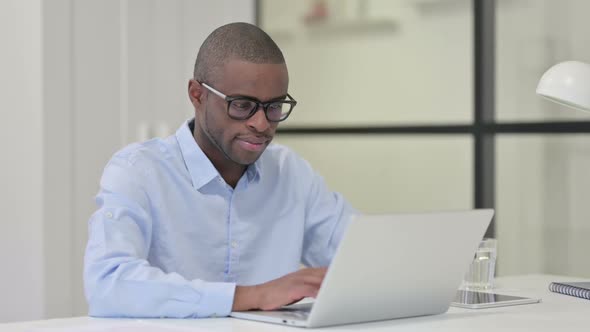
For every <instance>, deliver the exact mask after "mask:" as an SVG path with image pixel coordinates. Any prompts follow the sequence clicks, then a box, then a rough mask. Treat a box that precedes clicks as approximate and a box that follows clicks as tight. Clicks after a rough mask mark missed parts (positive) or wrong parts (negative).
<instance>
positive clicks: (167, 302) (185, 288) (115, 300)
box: [84, 157, 235, 317]
mask: <svg viewBox="0 0 590 332" xmlns="http://www.w3.org/2000/svg"><path fill="white" fill-rule="evenodd" d="M138 172H140V171H139V170H138V169H137V168H132V167H131V165H130V163H129V162H128V160H127V158H123V157H114V158H113V159H112V160H111V162H110V163H109V165H107V167H106V168H105V171H104V174H103V177H102V180H101V189H100V192H99V194H98V196H97V203H98V206H99V208H98V210H97V211H96V212H95V213H94V214H93V216H92V217H91V219H90V222H89V239H88V245H87V248H86V255H85V258H84V286H85V292H86V298H87V300H88V304H89V314H90V315H91V316H102V317H208V316H213V315H219V316H224V315H227V314H229V312H230V310H231V308H232V304H233V299H234V291H235V284H233V283H223V282H205V281H202V280H187V279H185V278H184V277H182V276H181V275H179V274H177V273H165V272H164V271H162V270H161V269H159V268H157V267H154V266H151V265H150V264H149V262H148V261H147V257H148V253H149V248H150V245H151V244H150V240H151V238H152V218H151V215H150V213H149V212H148V211H150V205H149V198H148V196H147V193H146V192H145V191H144V190H143V186H142V181H144V180H145V179H144V178H142V174H141V173H138Z"/></svg>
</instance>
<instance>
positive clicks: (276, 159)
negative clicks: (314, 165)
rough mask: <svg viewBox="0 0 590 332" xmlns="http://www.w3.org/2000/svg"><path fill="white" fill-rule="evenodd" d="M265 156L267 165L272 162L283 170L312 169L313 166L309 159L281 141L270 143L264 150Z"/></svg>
mask: <svg viewBox="0 0 590 332" xmlns="http://www.w3.org/2000/svg"><path fill="white" fill-rule="evenodd" d="M263 158H264V163H265V167H268V165H269V164H270V165H274V166H276V167H278V169H280V170H281V171H292V170H299V171H303V170H305V169H309V170H311V166H310V164H309V163H308V162H307V160H305V159H304V158H303V157H301V156H300V155H299V154H298V153H297V152H295V151H293V150H292V149H291V148H289V147H287V146H285V145H282V144H279V143H272V144H270V145H269V146H268V148H267V149H266V151H265V152H264V154H263Z"/></svg>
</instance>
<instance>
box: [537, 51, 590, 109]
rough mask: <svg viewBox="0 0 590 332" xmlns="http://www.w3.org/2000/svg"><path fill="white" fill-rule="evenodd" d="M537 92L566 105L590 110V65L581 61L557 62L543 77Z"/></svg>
mask: <svg viewBox="0 0 590 332" xmlns="http://www.w3.org/2000/svg"><path fill="white" fill-rule="evenodd" d="M537 94H539V95H541V96H543V97H545V98H547V99H549V100H551V101H554V102H556V103H559V104H562V105H565V106H569V107H572V108H576V109H579V110H583V111H590V65H589V64H587V63H583V62H579V61H566V62H562V63H558V64H556V65H555V66H553V67H551V68H549V69H548V70H547V71H546V72H545V74H543V77H541V80H540V81H539V85H538V86H537Z"/></svg>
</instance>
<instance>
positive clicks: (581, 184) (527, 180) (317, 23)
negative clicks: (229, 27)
mask: <svg viewBox="0 0 590 332" xmlns="http://www.w3.org/2000/svg"><path fill="white" fill-rule="evenodd" d="M258 6H259V8H258V10H259V15H260V16H259V19H258V22H259V23H260V24H261V25H262V27H264V28H265V29H267V30H268V31H269V33H270V34H271V35H272V36H274V37H275V38H276V39H277V42H278V43H279V45H280V46H281V47H283V49H284V50H285V55H286V58H287V62H288V64H289V66H290V69H291V72H290V73H291V87H292V89H291V90H292V91H293V95H295V96H296V97H297V98H298V99H299V100H300V105H299V106H301V107H300V108H299V106H298V108H299V109H297V110H296V113H294V114H293V118H292V119H290V121H289V122H288V123H286V124H285V126H283V127H282V129H280V131H281V134H280V136H279V141H280V142H283V143H285V144H287V145H289V146H291V147H293V148H294V149H295V150H296V151H298V152H299V153H300V154H301V155H303V156H304V157H306V158H307V159H309V160H310V161H311V162H312V164H313V165H314V166H315V167H316V168H318V170H320V172H321V173H322V174H324V175H325V176H326V180H327V182H328V183H329V184H330V185H331V186H332V187H333V188H335V189H337V190H340V191H342V192H344V193H345V194H346V195H347V196H350V197H352V199H351V201H352V202H353V203H356V204H357V205H358V206H359V207H360V208H361V210H362V209H366V210H367V212H372V211H375V212H384V211H387V210H390V211H408V210H428V209H445V208H461V207H462V206H464V204H469V202H471V204H472V205H471V206H470V207H474V208H496V210H497V214H496V217H495V218H494V221H493V223H492V225H491V227H490V228H489V229H488V232H487V233H486V235H487V236H495V237H497V239H498V246H499V248H498V251H499V259H498V264H499V265H498V273H499V274H500V275H510V274H522V273H553V274H566V275H568V274H569V275H577V276H587V277H590V270H589V268H588V267H587V266H588V264H579V265H578V264H577V262H578V261H584V259H585V257H584V255H585V254H584V253H586V252H588V249H590V248H589V247H588V245H587V244H585V243H584V240H583V239H585V238H586V239H587V238H588V235H590V234H589V233H588V232H589V231H588V228H589V227H590V226H588V225H587V222H586V221H587V220H588V216H587V215H586V214H587V213H586V212H585V210H584V206H585V203H586V202H585V199H584V197H590V195H588V194H587V193H585V191H586V189H585V188H588V187H589V186H588V185H589V184H590V183H588V182H589V181H590V176H586V175H585V173H587V172H586V170H587V169H590V167H588V166H590V165H588V164H589V162H588V157H586V156H587V155H588V152H587V149H586V147H585V146H587V145H588V143H590V142H589V140H590V114H588V113H583V112H579V111H574V110H571V109H566V108H563V107H561V106H558V105H554V104H552V103H550V102H547V101H545V100H543V99H542V98H540V97H539V96H537V95H536V94H535V89H536V86H537V82H538V80H539V78H540V77H541V75H542V73H543V72H544V71H545V70H546V69H548V68H549V67H551V66H552V65H553V64H555V63H558V62H560V61H564V60H580V61H584V62H590V39H589V38H590V37H588V34H587V31H589V30H590V23H589V21H588V20H587V19H586V13H588V12H590V2H588V1H585V0H566V1H552V0H518V1H513V0H486V1H481V0H471V1H461V0H456V1H455V0H454V1H448V0H428V1H426V0H408V1H385V0H383V1H376V0H366V1H362V0H359V1H354V0H344V1H338V0H334V1H329V0H325V1H321V0H317V1H312V0H309V1H297V2H288V1H269V0H260V1H259V2H258ZM318 6H319V7H318ZM318 8H319V10H318ZM316 16H320V18H319V19H318V18H317V17H316ZM323 16H326V17H328V18H327V19H326V18H321V17H323ZM310 20H311V21H310ZM351 22H352V23H351ZM369 22H370V23H369ZM375 22H380V23H378V24H377V23H375ZM443 67H444V68H443ZM377 68H378V69H377ZM387 87H389V89H387ZM375 97H379V98H375ZM383 98H387V99H385V100H387V101H388V103H374V102H375V101H377V100H380V101H382V100H383ZM441 151H445V152H443V153H440V154H439V153H437V152H441ZM462 153H464V154H465V155H464V156H461V154H462ZM364 159H366V160H369V161H371V163H365V162H363V160H364ZM398 160H401V161H402V164H401V165H396V161H398ZM426 160H428V161H429V162H428V163H426V164H424V162H425V161H426ZM372 163H377V164H378V165H379V163H384V164H387V163H390V165H389V166H387V167H384V168H378V170H379V172H382V173H378V172H374V173H372V171H371V167H373V165H372ZM469 163H471V165H468V164H469ZM404 165H406V166H404ZM382 166H383V165H379V167H382ZM388 172H390V173H389V174H388ZM351 174H353V175H352V177H353V180H354V181H358V179H359V178H360V177H361V174H369V176H368V178H367V179H368V180H367V182H366V183H363V184H360V185H353V184H350V183H349V180H348V179H347V177H351ZM379 175H381V176H382V178H383V179H385V181H384V182H385V183H384V185H383V187H384V188H386V189H384V190H390V191H383V192H382V193H383V194H384V195H383V196H377V195H372V193H373V190H374V188H375V186H377V187H378V188H381V187H379V185H380V184H381V183H380V182H379V181H380V180H379V178H380V177H379ZM398 184H399V186H396V185H398ZM404 186H407V187H408V188H406V190H405V191H403V189H404V188H402V187H404ZM468 187H471V188H470V189H467V188H468ZM398 188H400V192H397V191H396V190H395V189H398ZM413 188H419V189H418V191H417V192H418V193H420V194H416V195H412V194H410V195H404V193H407V192H411V191H410V190H411V189H413ZM379 190H381V189H379ZM469 193H470V194H469ZM443 194H446V195H447V197H444V198H443V197H442V195H443ZM466 194H469V195H471V199H467V198H466V196H465V195H466ZM387 195H390V196H391V197H393V198H394V201H395V202H394V203H393V204H390V205H387V202H386V201H385V200H383V201H377V202H375V201H371V198H372V197H376V196H377V197H380V198H379V199H381V197H385V196H387ZM465 206H466V205H465ZM577 265H578V266H577Z"/></svg>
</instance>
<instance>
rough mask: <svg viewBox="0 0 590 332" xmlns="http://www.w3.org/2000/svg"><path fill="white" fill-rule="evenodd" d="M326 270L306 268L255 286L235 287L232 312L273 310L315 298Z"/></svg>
mask: <svg viewBox="0 0 590 332" xmlns="http://www.w3.org/2000/svg"><path fill="white" fill-rule="evenodd" d="M325 275H326V268H307V269H301V270H299V271H296V272H293V273H290V274H288V275H286V276H284V277H281V278H278V279H275V280H272V281H269V282H267V283H264V284H261V285H256V286H237V287H236V293H235V297H234V303H233V309H232V311H246V310H251V309H261V310H274V309H278V308H280V307H282V306H284V305H288V304H291V303H293V302H297V301H299V300H301V299H303V298H304V297H316V296H317V293H318V290H319V289H320V285H321V284H322V281H323V280H324V276H325Z"/></svg>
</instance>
